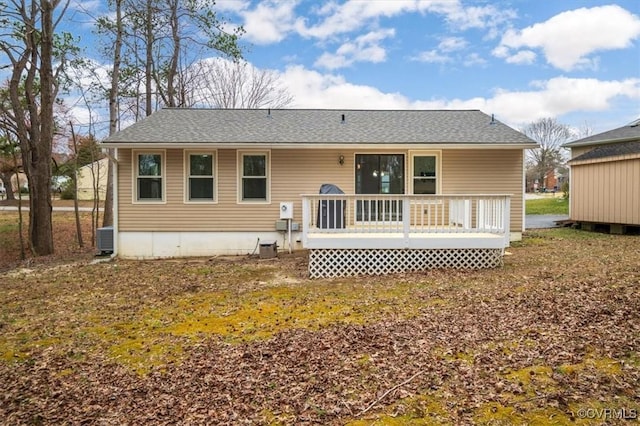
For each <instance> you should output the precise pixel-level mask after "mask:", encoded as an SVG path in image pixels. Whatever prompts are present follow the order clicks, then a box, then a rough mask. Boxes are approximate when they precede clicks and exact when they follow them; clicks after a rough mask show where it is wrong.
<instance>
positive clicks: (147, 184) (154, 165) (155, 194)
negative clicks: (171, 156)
mask: <svg viewBox="0 0 640 426" xmlns="http://www.w3.org/2000/svg"><path fill="white" fill-rule="evenodd" d="M136 158H137V167H136V181H137V192H136V193H137V198H136V199H137V200H138V201H162V200H163V191H162V178H163V176H162V154H159V153H144V154H137V157H136Z"/></svg>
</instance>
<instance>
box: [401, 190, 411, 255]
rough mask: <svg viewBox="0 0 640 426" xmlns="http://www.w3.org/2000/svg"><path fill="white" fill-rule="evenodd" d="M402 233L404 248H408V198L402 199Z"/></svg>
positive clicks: (409, 209) (409, 208)
mask: <svg viewBox="0 0 640 426" xmlns="http://www.w3.org/2000/svg"><path fill="white" fill-rule="evenodd" d="M402 232H403V234H404V248H409V233H410V232H411V202H410V201H409V197H402Z"/></svg>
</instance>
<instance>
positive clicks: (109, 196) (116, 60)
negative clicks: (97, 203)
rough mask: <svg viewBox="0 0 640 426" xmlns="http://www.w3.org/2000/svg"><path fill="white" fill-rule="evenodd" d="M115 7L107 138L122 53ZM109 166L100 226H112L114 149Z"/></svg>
mask: <svg viewBox="0 0 640 426" xmlns="http://www.w3.org/2000/svg"><path fill="white" fill-rule="evenodd" d="M115 7H116V39H115V43H114V46H113V69H112V72H111V88H110V90H109V136H111V135H113V134H114V133H115V132H116V131H117V130H118V98H119V93H120V90H119V87H120V86H119V84H120V63H121V51H122V37H123V32H124V29H123V25H122V0H115ZM107 155H108V158H109V163H108V164H109V165H108V167H107V188H106V193H105V195H104V213H103V216H102V226H111V225H113V157H114V155H115V150H114V149H111V148H110V149H109V150H108V151H107Z"/></svg>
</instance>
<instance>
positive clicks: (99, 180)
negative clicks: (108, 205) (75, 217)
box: [78, 157, 109, 200]
mask: <svg viewBox="0 0 640 426" xmlns="http://www.w3.org/2000/svg"><path fill="white" fill-rule="evenodd" d="M108 169H109V159H108V158H106V157H105V158H102V159H100V160H97V161H94V162H93V163H89V164H87V165H85V166H82V167H80V168H79V169H78V200H93V199H94V198H95V197H96V195H97V196H98V197H100V199H101V200H104V198H105V195H106V192H107V171H108Z"/></svg>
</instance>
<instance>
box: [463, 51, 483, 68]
mask: <svg viewBox="0 0 640 426" xmlns="http://www.w3.org/2000/svg"><path fill="white" fill-rule="evenodd" d="M462 63H463V64H464V66H465V67H473V66H476V65H479V66H485V65H487V60H486V59H484V58H483V57H482V56H480V55H479V54H477V53H475V52H474V53H472V54H470V55H468V56H467V57H466V58H464V61H463V62H462Z"/></svg>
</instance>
